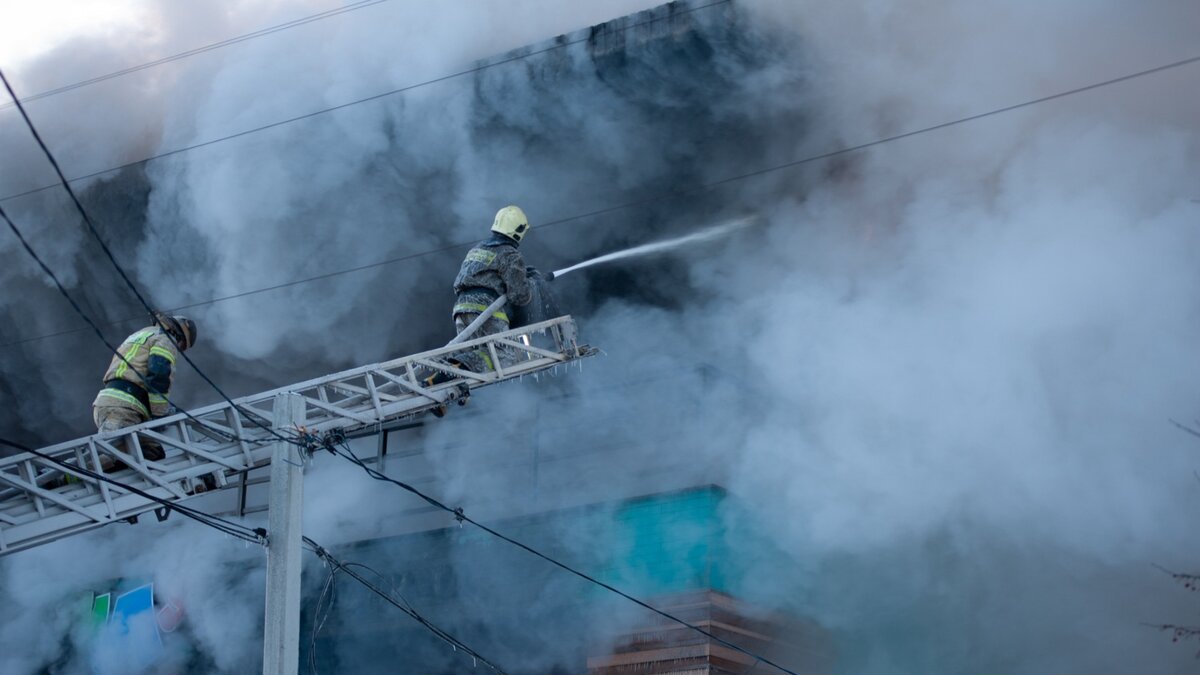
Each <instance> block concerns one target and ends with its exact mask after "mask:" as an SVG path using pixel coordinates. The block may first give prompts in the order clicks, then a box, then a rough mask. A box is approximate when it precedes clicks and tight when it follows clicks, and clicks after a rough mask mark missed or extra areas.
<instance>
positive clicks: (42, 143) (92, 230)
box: [0, 70, 294, 443]
mask: <svg viewBox="0 0 1200 675" xmlns="http://www.w3.org/2000/svg"><path fill="white" fill-rule="evenodd" d="M0 82H3V83H4V88H5V89H6V90H8V95H9V96H10V97H11V98H12V100H13V103H15V104H16V106H17V110H18V111H19V112H20V113H21V117H22V119H24V120H25V125H26V126H27V127H29V132H30V133H31V134H32V135H33V138H34V140H36V141H37V144H38V146H39V147H41V149H42V152H43V153H45V155H46V159H48V160H50V165H51V166H53V167H54V172H55V173H56V174H58V179H59V181H60V183H61V185H62V187H63V189H64V190H66V191H67V194H68V195H70V197H71V202H72V203H73V204H74V205H75V209H76V210H77V211H79V215H80V216H81V217H82V218H83V222H84V224H85V225H87V229H88V232H90V233H91V235H92V237H93V238H95V240H96V241H97V242H99V244H100V248H101V249H102V250H103V251H104V255H105V256H106V257H107V258H108V261H109V262H110V263H112V266H113V267H114V268H115V269H116V270H117V274H119V275H120V276H121V279H122V280H123V281H124V282H125V285H126V286H128V287H129V290H130V291H132V292H133V294H134V296H136V297H137V299H138V300H139V301H140V302H141V303H142V306H143V307H145V308H146V311H147V312H149V313H150V315H151V316H154V315H155V312H154V308H153V307H151V306H150V303H149V302H148V301H147V300H146V298H145V297H144V296H143V295H142V293H141V291H139V290H138V289H137V286H135V285H134V283H133V281H132V280H131V279H130V278H129V275H128V274H126V273H125V270H124V269H123V268H122V267H121V264H120V263H118V262H117V259H116V257H115V256H114V255H113V253H112V250H111V249H109V248H108V244H106V243H105V242H104V238H103V237H101V236H100V232H99V231H98V230H97V229H96V225H95V224H94V223H93V222H92V219H91V217H90V216H88V213H87V210H86V209H84V208H83V204H81V203H80V202H79V197H77V196H76V195H75V191H74V190H73V189H71V184H70V183H69V182H68V181H67V177H66V176H65V175H64V174H63V172H62V168H60V167H59V165H58V160H56V159H55V158H54V154H53V153H52V152H50V148H49V147H47V146H46V142H45V141H43V140H42V136H41V134H39V133H38V130H37V127H35V126H34V124H33V120H32V119H30V117H29V113H27V112H26V111H25V106H24V105H22V104H21V100H20V99H19V98H17V93H16V92H15V91H13V88H12V85H11V84H9V82H8V78H7V77H5V75H4V71H2V70H0ZM5 220H7V221H8V225H9V227H10V228H11V229H12V231H13V233H15V234H16V235H17V236H18V238H20V239H21V243H22V244H24V246H25V250H26V251H27V252H29V254H30V255H34V253H33V249H32V248H30V246H29V244H28V243H26V242H25V238H24V237H22V236H21V233H20V232H19V231H17V227H16V225H14V224H13V222H12V221H11V220H8V217H7V215H6V216H5ZM34 257H35V258H36V257H37V256H36V255H34ZM38 264H39V265H41V266H42V269H43V270H45V271H46V273H47V274H50V275H51V277H53V273H51V272H50V268H49V267H47V266H46V264H45V263H43V262H42V261H41V260H40V259H39V260H38ZM55 283H56V284H58V279H57V278H56V279H55ZM58 287H59V289H60V290H62V291H63V292H64V293H65V292H66V289H64V288H63V287H62V284H58ZM72 304H74V301H72ZM76 309H78V306H76ZM88 323H91V321H90V320H89V321H88ZM92 325H93V327H95V324H92ZM96 332H97V334H99V332H100V329H99V328H96ZM101 338H103V336H101ZM105 344H108V343H107V341H105ZM118 354H119V352H118ZM179 355H180V356H182V357H183V360H184V361H187V362H188V365H190V366H191V367H192V370H195V371H196V373H197V374H198V375H200V377H201V378H202V379H203V380H204V381H205V382H207V383H208V384H209V386H211V387H212V388H213V389H214V390H215V391H216V392H217V393H218V394H220V395H221V398H223V399H225V402H226V403H228V404H229V405H230V406H232V407H233V409H234V410H236V411H238V412H240V413H242V414H243V415H245V416H246V418H247V419H248V420H250V421H251V422H253V423H254V425H255V426H257V427H259V428H261V429H263V430H264V431H266V432H267V433H269V434H271V435H272V436H274V437H275V438H277V439H279V440H281V441H283V442H285V443H292V442H294V441H292V440H291V439H289V438H286V437H284V436H282V435H280V434H279V432H278V431H276V430H274V429H272V428H271V427H269V426H267V425H265V424H263V423H262V422H260V421H258V419H257V418H256V417H254V416H253V415H250V414H248V413H246V411H245V410H243V409H242V408H241V407H239V406H238V404H236V403H234V402H233V399H231V398H229V396H228V395H226V394H225V392H224V391H222V390H221V388H220V387H218V386H217V383H216V382H213V381H212V378H210V377H209V376H208V375H206V374H205V373H204V371H203V370H200V367H199V366H197V365H196V363H195V361H192V357H190V356H188V355H187V351H186V350H185V349H180V350H179ZM121 358H122V360H123V359H124V357H121ZM126 363H128V362H126ZM131 370H135V369H132V368H131ZM135 372H136V370H135ZM140 376H141V375H140V373H139V377H140ZM143 382H145V378H143ZM157 393H160V394H161V393H162V392H157ZM188 416H189V417H191V415H190V414H188ZM192 419H193V420H195V418H194V417H193V418H192ZM196 421H197V423H199V420H196Z"/></svg>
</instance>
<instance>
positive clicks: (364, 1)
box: [0, 0, 388, 110]
mask: <svg viewBox="0 0 1200 675" xmlns="http://www.w3.org/2000/svg"><path fill="white" fill-rule="evenodd" d="M387 1H388V0H359V1H358V2H351V3H349V4H346V5H343V6H341V7H335V8H333V9H328V10H325V11H324V12H318V13H316V14H310V15H308V16H304V17H301V18H299V19H293V20H291V21H285V22H284V23H281V24H276V25H274V26H270V27H268V28H261V29H259V30H256V31H251V32H249V33H243V34H242V35H238V36H235V37H231V38H227V39H225V40H220V41H218V42H212V43H209V44H207V45H204V46H201V47H196V48H195V49H189V50H187V51H182V52H179V53H176V54H172V55H170V56H164V57H162V58H161V59H155V60H153V61H148V62H146V63H142V64H139V65H136V66H130V67H128V68H123V69H121V70H117V71H114V72H111V73H106V74H104V75H97V76H96V77H92V78H89V79H86V80H81V81H79V82H74V83H72V84H66V85H63V86H61V87H56V88H54V89H49V90H47V91H43V92H38V93H36V94H31V95H29V96H26V97H25V102H26V103H29V102H30V101H37V100H39V99H43V98H49V97H51V96H57V95H58V94H62V93H65V92H68V91H71V90H74V89H79V88H80V87H87V86H89V85H93V84H97V83H99V82H104V81H106V80H111V79H113V78H117V77H121V76H123V75H129V74H131V73H136V72H139V71H142V70H146V69H148V68H154V67H155V66H161V65H163V64H166V63H170V62H172V61H178V60H180V59H186V58H188V57H190V56H196V55H197V54H203V53H204V52H210V51H212V50H214V49H220V48H222V47H228V46H230V45H235V44H238V43H240V42H246V41H249V40H253V39H255V38H260V37H264V36H267V35H271V34H272V33H278V32H280V31H283V30H287V29H289V28H295V27H296V26H303V25H306V24H310V23H313V22H314V21H320V20H322V19H327V18H329V17H331V16H337V15H338V14H345V13H347V12H352V11H354V10H357V9H363V8H364V7H370V6H372V5H378V4H381V3H384V2H387ZM12 106H13V104H12V103H3V104H0V110H4V109H5V108H11V107H12Z"/></svg>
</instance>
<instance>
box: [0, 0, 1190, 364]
mask: <svg viewBox="0 0 1200 675" xmlns="http://www.w3.org/2000/svg"><path fill="white" fill-rule="evenodd" d="M725 1H726V2H728V1H729V0H725ZM1198 61H1200V56H1197V57H1193V58H1190V59H1184V60H1182V61H1175V62H1173V63H1168V64H1166V65H1162V66H1158V67H1155V68H1150V69H1148V70H1142V71H1138V72H1136V73H1131V74H1128V75H1123V76H1120V77H1116V78H1112V79H1109V80H1104V81H1102V82H1096V83H1093V84H1089V85H1086V86H1083V87H1078V88H1075V89H1070V90H1068V91H1063V92H1059V93H1056V94H1051V95H1049V96H1043V97H1041V98H1036V99H1031V100H1028V101H1023V102H1021V103H1016V104H1013V105H1009V106H1005V107H1003V108H996V109H994V110H989V111H987V112H983V113H978V114H975V115H970V116H967V117H960V118H958V119H954V120H951V121H948V122H942V123H939V124H934V125H932V126H927V127H922V128H920V129H914V130H912V131H906V132H904V133H900V134H896V135H893V136H887V137H885V138H879V139H876V140H872V141H868V142H865V143H859V144H857V145H851V146H845V147H842V148H838V149H836V150H831V151H829V152H824V153H821V154H817V155H810V156H807V157H804V158H802V159H797V160H793V161H789V162H785V163H783V164H777V165H774V166H769V167H765V168H762V169H757V170H754V171H749V172H746V173H742V174H737V175H734V176H728V177H726V178H722V179H719V180H716V181H712V182H709V183H704V184H702V185H699V186H697V187H694V188H690V189H682V190H676V191H673V192H671V193H665V192H664V193H658V194H655V195H653V196H650V197H646V198H643V199H638V200H635V201H631V202H625V203H622V204H617V205H615V206H610V207H605V208H602V209H597V210H595V211H588V212H586V213H579V214H575V215H572V216H567V217H565V218H559V219H557V220H551V221H547V222H545V223H542V224H540V225H538V228H539V229H542V228H547V227H553V226H555V225H562V224H565V223H570V222H574V221H577V220H582V219H585V218H593V217H596V216H601V215H606V214H608V213H613V212H616V211H621V210H624V209H629V208H633V207H636V206H644V205H646V204H649V203H653V202H656V201H659V200H660V199H662V198H663V197H664V196H685V195H689V194H696V193H700V192H705V191H707V190H710V189H712V188H715V187H719V186H722V185H726V184H729V183H735V182H738V181H742V180H746V179H749V178H755V177H758V176H762V175H765V174H770V173H774V172H776V171H782V170H785V169H792V168H795V167H798V166H801V165H804V164H809V163H811V162H816V161H819V160H822V159H829V158H831V157H836V156H839V155H844V154H849V153H852V152H857V151H859V150H865V149H867V148H871V147H874V146H877V145H883V144H885V143H891V142H893V141H898V140H901V139H904V138H910V137H913V136H918V135H921V134H926V133H929V132H933V131H938V130H941V129H946V128H949V127H953V126H957V125H960V124H965V123H967V122H973V121H976V120H980V119H983V118H986V117H991V116H993V115H999V114H1001V113H1006V112H1011V111H1013V110H1018V109H1021V108H1025V107H1029V106H1033V105H1037V104H1039V103H1045V102H1047V101H1052V100H1054V99H1058V98H1063V97H1067V96H1072V95H1075V94H1079V93H1083V92H1086V91H1090V90H1093V89H1098V88H1101V87H1106V86H1110V85H1113V84H1117V83H1120V82H1125V81H1128V80H1131V79H1135V78H1139V77H1143V76H1146V75H1151V74H1154V73H1159V72H1162V71H1165V70H1170V69H1173V68H1179V67H1182V66H1187V65H1191V64H1194V63H1196V62H1198ZM19 196H21V195H14V196H13V197H6V198H4V199H0V202H3V201H5V200H7V199H12V198H15V197H19ZM1192 201H1196V202H1198V203H1200V200H1192ZM472 243H474V242H473V241H471V242H459V243H456V244H450V245H447V246H441V247H438V248H434V249H429V250H426V251H422V252H420V253H411V254H408V255H402V256H397V257H394V258H388V259H386V260H380V261H378V262H373V263H368V264H366V265H358V266H356V267H349V268H346V269H341V270H335V271H333V272H324V273H322V274H318V275H314V276H311V277H305V278H302V279H294V280H292V281H286V282H283V283H279V284H274V285H272V286H265V287H262V288H256V289H252V290H248V291H242V292H240V293H234V294H232V295H226V296H220V297H216V298H210V299H208V300H201V301H198V302H193V303H190V304H187V305H180V306H179V307H176V308H174V309H172V310H171V311H179V310H184V309H192V308H195V307H201V306H204V305H210V304H215V303H218V302H225V301H228V300H235V299H237V298H244V297H246V296H249V295H257V294H259V293H267V292H269V291H275V290H279V289H282V288H288V287H291V286H297V285H300V284H305V283H309V282H311V281H320V280H322V279H328V278H331V277H336V276H341V275H343V274H351V273H353V272H361V271H364V270H368V269H373V268H376V267H382V266H384V265H391V264H394V263H398V262H404V261H407V260H413V259H415V258H421V257H424V256H427V255H433V254H436V253H444V252H446V251H450V250H453V249H456V248H463V247H466V246H469V245H471V244H472ZM132 320H133V319H122V320H120V321H114V322H111V323H109V324H107V325H117V324H121V323H126V322H128V321H132ZM82 330H86V329H85V328H72V329H69V330H63V331H58V332H55V333H47V334H45V335H39V336H35V337H28V338H20V339H17V340H11V341H9V342H5V343H0V347H9V346H13V345H18V344H23V343H26V342H33V341H36V340H44V339H47V338H52V337H58V336H61V335H69V334H72V333H78V332H80V331H82Z"/></svg>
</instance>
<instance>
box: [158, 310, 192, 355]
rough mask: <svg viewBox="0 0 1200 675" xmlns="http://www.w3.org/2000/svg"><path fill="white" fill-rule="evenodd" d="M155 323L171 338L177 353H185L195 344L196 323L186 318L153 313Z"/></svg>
mask: <svg viewBox="0 0 1200 675" xmlns="http://www.w3.org/2000/svg"><path fill="white" fill-rule="evenodd" d="M154 320H155V322H156V323H157V324H158V325H159V326H160V327H162V329H163V330H165V331H166V332H167V335H170V336H171V339H172V340H174V341H175V346H177V347H179V351H181V352H182V351H186V350H187V349H189V348H190V347H191V346H192V345H194V344H196V322H195V321H192V320H191V319H189V318H187V317H186V316H170V315H168V314H163V313H162V312H155V313H154Z"/></svg>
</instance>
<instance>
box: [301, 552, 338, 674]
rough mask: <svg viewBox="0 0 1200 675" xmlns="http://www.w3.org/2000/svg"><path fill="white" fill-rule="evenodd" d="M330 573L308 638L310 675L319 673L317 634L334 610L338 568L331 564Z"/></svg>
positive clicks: (315, 609)
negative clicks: (334, 580)
mask: <svg viewBox="0 0 1200 675" xmlns="http://www.w3.org/2000/svg"><path fill="white" fill-rule="evenodd" d="M328 567H329V574H327V575H326V576H325V584H324V585H323V586H322V587H321V595H319V596H317V606H316V608H314V609H313V618H312V632H311V634H310V635H309V638H308V672H309V674H310V675H317V635H318V634H319V633H320V632H321V629H322V628H324V627H325V620H326V619H328V618H329V615H330V614H331V613H332V612H333V603H334V602H335V598H334V595H333V577H334V576H335V575H337V571H338V568H336V567H334V566H333V565H329V566H328ZM326 597H328V598H329V605H328V606H327V607H326V606H325V598H326ZM322 608H324V609H325V614H324V615H322V614H321V609H322Z"/></svg>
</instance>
